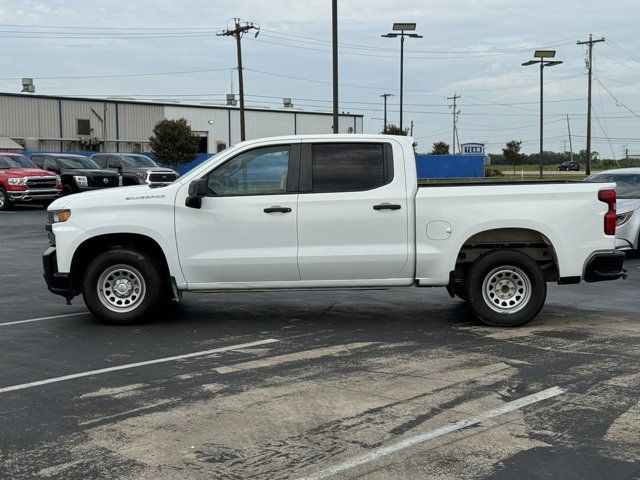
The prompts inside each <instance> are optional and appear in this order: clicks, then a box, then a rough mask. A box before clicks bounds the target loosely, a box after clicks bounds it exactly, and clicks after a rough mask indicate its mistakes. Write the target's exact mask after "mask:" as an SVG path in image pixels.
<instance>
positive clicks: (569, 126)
mask: <svg viewBox="0 0 640 480" xmlns="http://www.w3.org/2000/svg"><path fill="white" fill-rule="evenodd" d="M567 132H568V133H569V155H570V157H569V159H570V160H571V161H572V162H573V144H572V143H571V125H569V114H568V113H567Z"/></svg>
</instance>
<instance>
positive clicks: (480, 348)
mask: <svg viewBox="0 0 640 480" xmlns="http://www.w3.org/2000/svg"><path fill="white" fill-rule="evenodd" d="M44 222H45V215H44V211H43V210H40V209H33V208H20V209H16V210H14V211H12V212H8V213H0V262H1V263H0V264H1V265H2V268H0V287H1V288H0V292H1V293H0V366H1V368H0V418H1V422H0V478H2V479H27V478H28V479H31V478H53V479H90V478H124V479H185V478H189V479H223V478H224V479H245V478H261V479H262V478H264V479H267V478H268V479H284V478H367V479H397V478H447V479H448V478H504V479H507V478H562V479H570V478H576V479H577V478H581V479H582V478H598V479H600V478H640V460H639V458H640V435H639V434H638V432H639V431H640V362H639V360H640V313H639V307H640V295H639V294H638V292H639V291H640V260H639V259H637V258H636V259H630V260H628V261H627V268H628V269H629V272H630V277H629V279H628V280H626V281H617V282H610V283H601V284H591V285H585V284H582V285H572V286H563V287H558V286H554V285H550V292H549V298H548V301H547V305H546V307H545V309H544V310H543V312H542V313H541V315H540V316H539V317H538V318H537V319H536V320H534V321H533V322H532V323H531V324H529V325H527V326H525V327H522V328H518V329H495V328H489V327H485V326H483V325H482V324H480V323H478V322H477V321H476V320H475V319H474V318H473V317H472V316H471V315H470V314H469V313H468V312H467V310H466V308H465V305H464V303H463V302H461V301H459V300H456V299H451V298H449V296H448V295H447V294H446V292H445V291H444V290H443V289H399V290H375V291H342V292H311V293H309V292H286V293H283V292H280V293H232V294H210V295H208V294H199V295H195V294H192V295H186V296H185V300H184V302H183V303H181V304H179V305H176V306H175V307H174V308H172V309H171V310H170V311H167V312H165V314H164V315H159V316H158V318H157V321H156V322H155V323H153V324H149V325H142V326H136V327H114V326H107V325H103V324H100V323H99V322H97V321H96V320H95V319H93V318H92V316H91V315H89V314H87V313H86V309H85V307H84V304H83V303H82V300H81V299H79V298H78V299H76V300H75V301H74V303H73V305H72V306H66V305H65V303H64V300H63V299H62V298H61V297H55V296H53V295H51V294H50V293H49V292H48V291H47V290H46V287H45V284H44V280H43V279H42V274H41V264H40V255H41V254H42V252H43V251H44V250H45V248H46V246H47V236H46V233H45V231H44Z"/></svg>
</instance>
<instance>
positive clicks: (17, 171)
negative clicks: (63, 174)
mask: <svg viewBox="0 0 640 480" xmlns="http://www.w3.org/2000/svg"><path fill="white" fill-rule="evenodd" d="M0 172H3V173H4V174H5V175H7V176H8V177H13V178H24V177H55V176H56V174H55V173H53V172H49V171H48V170H40V169H39V168H7V169H4V170H0Z"/></svg>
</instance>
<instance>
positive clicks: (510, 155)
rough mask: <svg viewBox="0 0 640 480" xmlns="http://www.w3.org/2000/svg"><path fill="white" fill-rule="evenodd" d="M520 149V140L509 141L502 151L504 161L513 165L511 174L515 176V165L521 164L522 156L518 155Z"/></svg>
mask: <svg viewBox="0 0 640 480" xmlns="http://www.w3.org/2000/svg"><path fill="white" fill-rule="evenodd" d="M521 148H522V140H509V141H508V142H507V144H506V146H505V148H503V149H502V156H503V157H504V159H505V160H506V161H507V162H509V163H510V164H512V165H513V174H514V175H515V174H516V165H519V164H521V163H522V160H523V157H524V155H522V154H521V153H520V149H521Z"/></svg>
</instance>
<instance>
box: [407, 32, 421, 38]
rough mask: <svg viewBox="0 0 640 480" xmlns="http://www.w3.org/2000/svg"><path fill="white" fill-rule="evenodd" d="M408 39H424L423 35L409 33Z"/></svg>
mask: <svg viewBox="0 0 640 480" xmlns="http://www.w3.org/2000/svg"><path fill="white" fill-rule="evenodd" d="M407 37H411V38H422V35H418V34H417V33H409V34H408V35H407Z"/></svg>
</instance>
